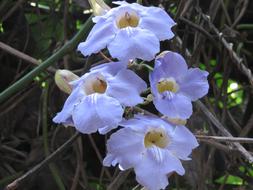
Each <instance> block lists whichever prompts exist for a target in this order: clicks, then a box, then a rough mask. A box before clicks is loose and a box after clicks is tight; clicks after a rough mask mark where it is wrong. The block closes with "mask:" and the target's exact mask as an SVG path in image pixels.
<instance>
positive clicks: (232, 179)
mask: <svg viewBox="0 0 253 190" xmlns="http://www.w3.org/2000/svg"><path fill="white" fill-rule="evenodd" d="M215 183H219V184H227V185H243V180H242V178H240V177H238V176H234V175H229V176H222V177H220V178H218V179H216V180H215Z"/></svg>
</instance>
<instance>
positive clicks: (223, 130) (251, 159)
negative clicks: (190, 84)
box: [196, 100, 253, 163]
mask: <svg viewBox="0 0 253 190" xmlns="http://www.w3.org/2000/svg"><path fill="white" fill-rule="evenodd" d="M196 105H197V107H198V108H200V109H201V110H202V112H203V113H204V114H205V115H206V117H207V118H208V119H209V120H210V121H211V122H212V123H213V124H214V126H216V127H217V128H218V129H219V130H220V132H221V133H222V134H223V135H224V136H227V137H233V136H232V135H231V134H230V133H229V132H228V130H227V129H226V128H225V127H224V126H223V125H222V124H221V123H220V122H219V120H218V119H217V118H216V117H215V116H214V115H213V114H212V113H211V112H210V111H209V110H208V109H207V108H206V106H205V105H204V104H203V103H202V102H201V101H199V100H198V101H196ZM233 145H234V146H235V147H236V148H237V149H238V151H239V152H241V153H242V155H243V156H244V157H245V158H246V159H247V160H248V161H249V162H250V163H253V156H252V155H251V154H250V153H249V152H248V151H247V150H246V149H245V148H244V147H243V146H242V145H241V144H240V143H238V142H233Z"/></svg>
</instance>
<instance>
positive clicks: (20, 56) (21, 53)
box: [0, 42, 40, 66]
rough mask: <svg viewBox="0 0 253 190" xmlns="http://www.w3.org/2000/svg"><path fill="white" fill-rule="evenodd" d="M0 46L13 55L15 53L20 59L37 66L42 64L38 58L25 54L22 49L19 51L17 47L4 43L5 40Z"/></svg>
mask: <svg viewBox="0 0 253 190" xmlns="http://www.w3.org/2000/svg"><path fill="white" fill-rule="evenodd" d="M0 48H1V49H2V50H4V51H6V52H8V53H10V54H12V55H15V56H16V57H18V58H20V59H23V60H25V61H27V62H29V63H32V64H34V65H36V66H38V65H39V64H40V62H39V61H38V60H37V59H34V58H33V57H31V56H29V55H26V54H24V53H23V52H21V51H18V50H16V49H14V48H13V47H11V46H9V45H7V44H5V43H3V42H0Z"/></svg>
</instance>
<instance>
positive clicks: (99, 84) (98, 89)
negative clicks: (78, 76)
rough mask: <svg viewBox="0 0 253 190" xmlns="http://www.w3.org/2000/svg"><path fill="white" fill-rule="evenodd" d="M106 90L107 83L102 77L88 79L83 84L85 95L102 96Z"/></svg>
mask: <svg viewBox="0 0 253 190" xmlns="http://www.w3.org/2000/svg"><path fill="white" fill-rule="evenodd" d="M106 88H107V83H106V81H105V80H104V76H102V75H98V76H92V77H89V78H87V79H86V81H85V83H84V91H85V93H86V95H90V94H93V93H99V94H103V93H104V92H105V91H106Z"/></svg>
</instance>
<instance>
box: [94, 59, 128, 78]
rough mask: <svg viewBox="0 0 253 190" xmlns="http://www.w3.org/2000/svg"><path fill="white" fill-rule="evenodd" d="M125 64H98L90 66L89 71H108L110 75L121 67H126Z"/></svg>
mask: <svg viewBox="0 0 253 190" xmlns="http://www.w3.org/2000/svg"><path fill="white" fill-rule="evenodd" d="M126 68H127V64H126V63H123V62H109V63H104V64H101V65H98V66H96V67H92V68H91V69H90V71H91V73H95V72H99V73H108V74H110V75H112V76H115V75H116V74H117V73H118V72H119V71H120V70H121V69H126Z"/></svg>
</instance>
